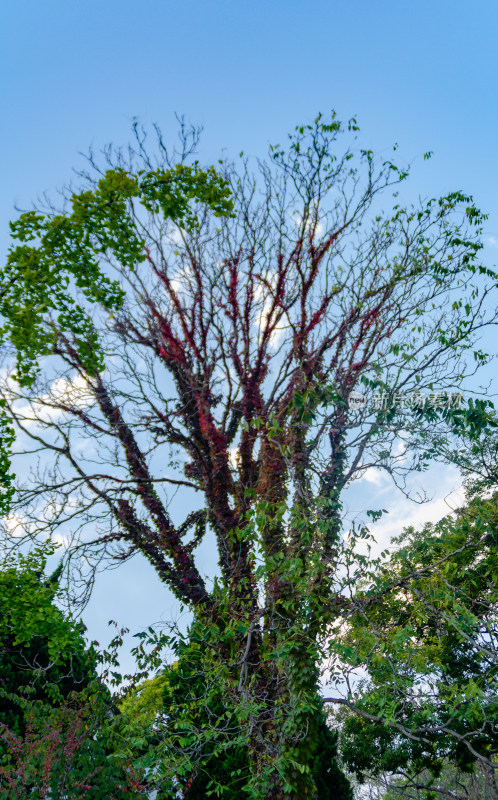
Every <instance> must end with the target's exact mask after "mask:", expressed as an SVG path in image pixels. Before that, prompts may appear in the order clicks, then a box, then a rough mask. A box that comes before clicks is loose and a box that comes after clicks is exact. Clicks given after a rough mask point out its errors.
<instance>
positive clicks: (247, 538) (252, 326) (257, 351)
mask: <svg viewBox="0 0 498 800" xmlns="http://www.w3.org/2000/svg"><path fill="white" fill-rule="evenodd" d="M356 133H357V125H356V122H355V121H354V120H351V121H350V122H349V124H347V125H345V126H344V125H342V124H341V123H340V122H339V121H338V120H337V118H336V117H335V115H332V117H331V118H330V119H327V120H326V119H324V118H323V117H321V116H319V117H317V119H316V120H315V121H314V122H313V123H311V124H309V125H303V126H299V127H298V128H297V129H296V130H295V132H294V133H293V134H292V135H291V136H290V138H289V141H288V144H287V146H286V147H280V146H275V147H273V148H271V151H270V159H269V161H267V162H265V163H263V164H261V165H260V166H259V172H257V173H253V172H252V171H251V167H250V164H249V163H248V162H247V161H245V160H244V159H242V161H241V162H240V164H238V165H234V164H231V163H220V165H219V168H218V169H217V170H216V171H215V170H214V169H213V168H210V167H208V168H207V169H203V168H201V167H200V166H199V164H198V163H197V162H194V163H189V159H190V162H191V161H192V159H191V157H190V156H189V152H188V147H186V148H184V161H183V162H181V163H173V162H174V158H173V156H171V155H170V154H169V153H168V151H167V149H166V148H165V147H164V144H163V141H162V139H161V138H160V139H159V150H158V158H159V161H158V162H157V163H153V160H152V156H150V155H149V154H148V152H147V148H146V142H145V140H144V139H143V137H142V135H141V133H140V131H139V130H137V146H136V147H135V149H133V148H131V149H130V150H129V151H128V153H123V152H119V151H115V150H112V149H108V150H106V151H105V152H104V163H103V164H99V163H98V162H97V160H96V159H92V160H91V162H90V171H89V172H88V173H87V175H86V176H83V177H84V183H85V185H84V186H82V187H81V189H80V190H78V191H77V192H74V193H73V194H72V195H71V196H70V197H69V198H68V203H67V207H66V208H65V209H62V210H58V211H55V210H53V209H50V208H49V209H45V210H43V211H40V210H37V211H33V212H28V213H27V214H24V215H22V216H21V217H20V219H19V220H18V221H16V222H15V223H13V225H12V232H13V236H14V239H15V243H14V245H13V247H12V250H11V252H10V255H9V259H8V263H7V265H6V267H5V269H4V270H3V273H2V275H1V276H0V277H1V281H2V284H3V285H4V286H5V287H6V290H5V293H4V294H3V295H2V306H1V308H0V312H1V313H2V315H3V318H4V320H5V322H4V331H5V334H6V335H8V336H9V337H10V341H11V342H12V344H13V346H14V348H15V349H16V351H17V353H18V356H17V358H18V360H17V368H16V374H15V376H14V378H17V384H15V382H14V381H13V379H12V378H10V379H8V380H7V383H6V387H5V390H4V392H5V401H6V404H7V406H6V407H7V408H8V413H9V414H10V417H11V419H12V421H13V423H14V424H15V426H16V427H17V429H18V430H19V431H20V432H21V434H22V435H23V436H25V437H27V438H28V440H30V441H31V442H32V452H34V453H37V454H38V456H39V458H40V471H39V474H38V476H36V475H32V476H31V477H30V480H29V481H27V482H26V484H25V486H24V487H23V488H22V489H21V490H20V491H19V494H18V496H17V500H16V503H18V505H19V508H21V507H22V513H23V515H24V520H25V530H26V535H27V536H30V537H36V536H39V535H41V534H46V533H47V532H49V533H52V534H53V533H54V532H57V531H59V530H63V531H65V532H66V535H68V537H69V539H70V541H69V542H68V547H67V555H66V560H65V569H67V571H68V572H67V574H68V575H70V576H71V579H72V581H73V584H72V585H73V588H74V586H76V584H77V583H78V581H79V582H80V585H83V587H84V586H85V585H89V584H91V579H92V570H93V569H96V567H97V565H100V564H102V562H103V560H105V559H109V560H110V561H111V562H114V563H116V561H117V560H126V559H128V558H131V557H133V556H135V555H137V554H141V555H142V556H144V557H145V558H146V559H147V560H148V561H149V563H150V564H151V566H152V568H153V569H155V571H156V573H157V574H158V576H159V577H160V579H161V580H162V581H163V582H164V583H165V584H166V585H167V586H168V587H169V588H170V589H171V590H172V591H173V593H174V594H175V596H176V597H177V599H178V600H179V601H180V602H181V603H183V604H184V605H185V606H187V607H188V608H189V609H190V611H191V613H192V614H193V616H194V619H195V622H196V624H198V625H199V626H200V627H199V630H201V631H202V637H203V653H204V655H203V670H204V672H207V673H209V674H217V675H218V676H220V680H222V686H223V698H222V699H223V703H226V704H227V708H228V709H229V712H230V713H234V714H235V717H236V722H237V730H238V731H239V734H240V736H241V737H242V738H241V741H244V742H245V743H246V744H245V747H246V755H247V759H248V763H249V770H248V778H247V781H246V783H245V784H244V787H243V791H244V792H245V794H246V795H247V796H248V797H250V798H252V800H259V799H262V798H268V800H270V799H271V800H282V799H283V798H285V799H286V800H294V798H296V800H297V798H299V800H302V799H303V798H317V797H318V796H321V795H319V794H318V792H319V791H320V792H322V791H323V790H322V789H320V790H319V788H318V785H319V779H318V777H317V775H316V773H315V772H314V767H313V764H315V763H316V757H317V748H318V746H319V738H320V730H321V728H320V724H321V723H320V719H321V714H322V699H321V696H320V692H319V676H320V669H321V665H322V661H323V658H324V655H326V654H327V653H328V652H329V649H330V646H329V640H330V635H331V628H332V627H333V626H334V625H336V624H337V623H338V621H339V622H340V621H342V620H344V619H347V620H350V618H351V613H352V612H353V611H354V610H355V609H356V607H357V605H356V603H357V599H356V597H355V587H356V584H357V583H358V581H359V580H360V579H361V577H362V576H363V575H364V569H365V560H364V559H363V558H362V557H361V556H360V555H359V554H358V551H357V548H356V547H355V535H354V534H353V535H352V538H350V539H349V540H346V539H344V536H343V534H344V515H343V496H344V492H345V490H346V487H347V485H348V484H349V483H350V482H351V481H353V480H355V479H358V478H360V477H361V476H362V475H363V474H364V473H365V470H366V469H368V468H370V467H377V468H380V469H383V470H385V471H386V472H387V473H388V474H389V475H390V476H391V477H392V478H393V479H394V481H395V482H396V483H397V485H399V486H400V487H401V488H403V489H405V490H406V477H407V475H409V474H410V473H411V472H412V471H413V470H422V469H424V468H425V467H426V466H427V464H428V463H430V461H431V459H434V458H440V459H446V460H448V459H450V458H451V453H450V451H449V449H448V447H447V444H446V443H447V440H448V439H449V440H452V441H453V440H457V439H458V438H459V437H460V438H461V437H462V436H464V435H471V436H475V435H482V433H483V432H484V433H487V432H489V431H491V430H492V429H493V428H494V427H495V426H496V422H495V418H494V415H493V413H492V411H491V410H490V408H489V407H487V406H486V403H484V402H483V401H477V402H465V403H464V404H463V406H461V405H460V404H459V403H456V402H454V397H455V392H457V391H459V387H460V383H461V381H462V380H463V378H464V376H465V375H468V374H471V373H472V372H473V370H475V369H476V365H477V367H478V366H479V365H480V364H482V363H485V362H486V358H487V356H486V354H485V353H483V352H482V350H481V349H480V348H479V347H478V345H477V343H476V339H477V337H478V334H479V331H480V330H481V328H482V326H484V325H485V324H487V323H489V322H491V321H493V320H494V319H495V312H494V309H493V307H492V304H491V303H490V295H491V293H492V292H494V290H495V288H496V275H495V273H494V272H493V271H492V270H490V269H488V268H487V267H485V266H483V265H482V264H481V263H480V262H479V258H478V256H479V250H480V248H481V244H480V238H479V237H480V233H481V225H482V222H483V219H484V217H483V215H482V214H481V212H480V211H479V210H478V208H477V207H476V206H475V205H474V204H473V202H472V198H471V197H470V196H468V195H466V194H464V193H462V192H460V191H457V192H450V193H448V194H447V195H445V196H443V197H440V198H433V199H429V200H426V201H420V202H419V203H418V204H415V205H412V206H407V207H405V206H403V205H402V204H401V202H400V199H399V192H400V184H404V182H405V181H406V179H407V177H408V170H406V169H404V168H402V167H399V166H397V165H396V164H395V163H394V162H392V161H390V160H386V159H383V160H381V161H380V162H379V161H378V159H376V158H375V156H374V154H373V153H372V151H370V150H366V149H360V148H359V147H358V146H357V145H356V144H355V141H354V137H355V135H356ZM343 136H348V137H353V140H352V142H351V144H350V145H349V146H347V145H346V146H345V147H341V141H342V137H343ZM386 207H387V208H388V209H389V210H388V211H387V212H386V211H383V210H382V209H384V208H386ZM13 309H16V310H15V312H14V310H13ZM40 356H43V361H40V360H39V359H40ZM359 391H360V392H361V397H360V402H359V403H358V402H354V401H355V398H356V400H357V399H358V395H357V394H356V395H355V393H358V392H359ZM92 448H97V449H98V452H96V451H95V450H94V449H92ZM178 490H181V491H182V493H183V497H184V498H185V499H184V502H183V504H182V508H181V510H180V511H179V510H178V509H177V508H175V507H174V504H173V502H172V500H173V497H174V494H175V492H176V491H178ZM48 507H50V508H52V509H53V508H56V513H55V514H54V513H52V514H46V513H45V514H44V513H43V508H45V509H47V508H48ZM75 509H76V510H75ZM365 511H370V513H371V514H373V515H374V517H375V515H378V513H379V511H378V510H376V509H373V510H369V509H365ZM68 530H69V534H68ZM360 535H362V534H361V533H360ZM203 539H205V540H209V541H211V542H212V543H213V546H215V547H216V549H217V554H218V568H217V571H216V574H212V575H210V576H208V578H209V579H208V580H206V576H205V575H204V573H203V568H202V565H201V564H199V563H198V560H197V559H196V552H195V551H196V548H197V547H198V545H199V544H200V542H201V541H202V540H203ZM422 557H423V552H422V551H421V553H420V558H422ZM414 586H415V584H414ZM390 589H392V591H394V596H393V595H392V591H391V595H389V591H388V590H390ZM396 591H397V589H396V585H395V584H393V585H392V586H391V584H389V583H388V584H387V586H386V587H385V591H384V592H383V594H382V598H384V597H386V598H387V599H386V601H385V602H386V604H387V605H386V607H385V609H384V610H383V611H382V610H381V611H379V614H381V616H382V614H384V615H387V616H389V614H390V613H392V609H393V604H394V606H395V604H396ZM379 602H381V603H382V602H384V600H382V601H379ZM381 609H382V606H381ZM403 635H405V633H403ZM448 646H450V644H448ZM400 663H401V665H402V666H403V664H402V659H400ZM401 673H402V670H401ZM417 724H418V723H417ZM201 728H202V726H201ZM202 735H203V736H204V737H205V740H206V741H209V740H210V737H211V736H212V731H211V729H210V728H209V726H206V727H205V728H203V733H202ZM185 758H186V761H185V763H189V764H190V765H191V754H186V755H185ZM180 767H181V765H180V764H177V765H176V769H177V770H179V771H181V769H180ZM227 780H228V781H230V780H231V778H230V776H227ZM241 791H242V790H241Z"/></svg>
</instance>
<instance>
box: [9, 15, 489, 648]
mask: <svg viewBox="0 0 498 800" xmlns="http://www.w3.org/2000/svg"><path fill="white" fill-rule="evenodd" d="M497 38H498V3H496V1H495V0H486V2H483V1H482V0H475V2H474V3H473V4H472V6H471V5H470V4H469V3H463V2H461V0H451V2H450V1H449V0H433V1H432V2H430V3H429V2H427V0H419V2H415V3H411V4H410V3H407V2H393V1H392V0H389V1H388V0H377V2H376V3H372V2H371V0H368V1H367V0H356V1H355V0H349V2H345V1H344V0H341V1H340V2H338V1H336V2H333V1H332V0H329V2H325V1H324V0H322V1H321V2H318V0H308V2H307V3H306V4H304V3H302V2H299V3H298V2H295V0H285V2H284V1H283V0H274V1H273V2H269V1H268V0H264V1H263V0H252V2H246V0H238V1H237V0H211V1H210V2H206V0H204V1H203V2H201V1H200V0H181V2H180V1H179V0H161V1H159V0H141V2H140V3H138V2H136V0H135V1H134V2H131V1H130V0H119V1H118V0H98V2H97V0H85V2H79V3H78V2H74V1H73V2H67V0H65V1H64V2H63V0H43V2H40V0H3V2H2V4H1V9H0V59H1V61H2V64H1V67H0V74H1V76H2V111H3V113H2V126H1V132H0V139H1V150H0V152H1V153H2V156H3V158H2V192H1V199H0V203H1V206H0V252H1V253H2V256H3V254H4V253H5V251H6V248H7V246H8V221H9V219H11V218H12V217H13V216H15V211H14V210H13V207H14V204H18V205H20V206H21V207H28V206H29V205H30V203H31V202H32V200H34V199H35V198H36V197H37V195H39V194H41V193H42V192H44V191H45V190H48V191H52V190H54V189H55V188H56V187H57V186H58V185H60V184H61V183H63V182H64V181H66V180H68V179H69V178H70V177H71V169H72V167H74V166H78V164H80V163H81V162H80V160H79V156H78V153H79V151H85V150H86V149H87V148H88V146H89V145H93V146H94V147H95V148H98V147H100V146H102V145H103V144H105V143H106V142H109V141H113V142H115V143H116V144H125V143H126V141H127V140H128V138H129V129H130V122H131V119H132V118H133V117H134V116H138V117H139V118H140V119H141V120H142V121H143V122H144V123H145V124H151V123H152V122H158V123H159V125H160V126H161V127H162V128H163V131H164V132H165V135H166V138H167V139H168V138H169V136H171V138H173V137H174V135H175V134H176V123H175V120H174V113H175V112H177V113H179V114H185V115H186V118H187V119H188V120H190V121H192V122H194V123H196V124H200V125H203V126H204V135H203V140H202V149H201V157H202V159H203V160H206V161H212V160H214V159H216V158H217V157H218V156H219V154H220V151H221V150H222V149H223V148H226V150H227V151H228V153H232V154H233V155H236V154H238V153H239V151H241V150H244V151H245V152H246V153H248V154H253V155H256V156H263V155H264V154H265V152H266V148H267V145H268V143H270V142H273V143H275V142H278V141H282V140H283V139H284V137H285V135H286V133H287V132H288V131H290V130H291V129H292V128H293V127H294V126H295V125H296V124H298V123H301V122H306V121H308V120H309V119H310V118H313V117H314V116H315V115H316V113H317V111H319V110H322V111H323V112H327V111H328V110H330V109H331V108H335V109H336V111H337V113H338V115H339V117H340V118H342V119H346V118H349V117H351V116H353V115H356V116H357V118H358V121H359V123H360V126H361V129H362V132H363V134H362V135H363V138H364V141H365V142H367V143H368V144H369V146H371V147H372V148H374V149H376V150H381V151H383V150H385V151H386V152H387V151H388V150H390V148H391V146H392V144H393V143H394V142H398V143H399V153H401V155H402V157H403V158H405V159H406V160H408V161H411V160H414V162H415V175H414V178H413V181H412V182H411V186H412V191H413V193H414V195H415V196H416V195H418V194H422V195H432V194H441V193H444V192H446V191H448V190H451V189H456V188H458V189H460V188H461V189H464V190H465V191H467V192H469V193H471V194H473V196H474V198H475V200H476V202H477V203H478V205H480V206H481V207H482V208H483V209H484V210H485V211H487V212H488V213H489V220H488V222H487V223H486V229H485V236H486V242H487V247H486V253H485V257H486V260H487V261H488V262H489V263H496V262H497V261H498V192H497V178H498V157H497V141H498V137H497V131H498V103H497V87H498V48H497ZM427 150H433V151H434V157H433V159H432V160H431V161H430V162H424V161H423V158H422V155H423V153H424V152H425V151H427ZM448 480H450V479H449V478H448ZM450 483H451V481H450ZM450 483H448V485H446V484H445V486H444V487H443V490H442V491H443V494H444V493H445V492H446V490H447V488H448V489H449V488H450ZM437 502H440V501H437ZM400 508H401V507H400ZM403 513H404V512H403ZM417 513H419V511H417ZM400 514H401V512H400ZM427 516H428V517H430V510H428V511H427ZM168 598H169V595H168V596H167V595H166V594H165V592H164V590H163V589H162V587H160V586H159V585H158V584H157V582H154V579H153V577H152V576H151V572H150V569H149V568H148V567H147V565H145V564H143V563H139V562H138V560H135V561H132V562H131V563H130V564H128V565H126V566H125V567H124V568H123V569H122V570H118V571H115V572H113V573H111V574H110V575H108V576H105V577H104V576H102V578H101V579H100V581H99V582H98V583H97V586H96V592H95V597H94V599H93V600H92V603H91V605H90V607H89V609H88V610H87V614H86V621H87V623H88V625H89V628H90V632H91V634H92V635H94V636H97V638H100V639H101V640H102V637H104V640H105V636H106V635H107V634H106V633H105V632H104V629H103V626H104V622H105V620H107V619H109V618H110V617H114V618H115V619H118V621H119V622H120V623H124V624H129V625H130V626H131V627H132V628H133V629H137V628H139V627H143V626H144V625H148V624H149V623H150V622H153V621H155V620H156V619H159V618H160V617H161V615H163V616H167V615H168V614H169V611H170V609H171V608H172V606H173V603H172V600H171V599H168Z"/></svg>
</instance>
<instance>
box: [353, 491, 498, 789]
mask: <svg viewBox="0 0 498 800" xmlns="http://www.w3.org/2000/svg"><path fill="white" fill-rule="evenodd" d="M497 521H498V497H497V495H493V496H492V497H490V498H488V499H482V498H474V499H473V500H472V501H471V502H470V503H469V505H468V506H467V507H466V508H464V509H461V510H460V511H459V512H458V513H457V515H456V516H455V517H452V516H450V517H446V518H444V519H443V520H441V521H440V522H439V523H437V524H428V525H425V526H424V528H423V529H422V530H421V531H418V532H417V531H416V530H414V529H413V528H408V529H407V530H405V531H404V533H403V534H402V536H400V537H399V539H398V541H397V543H398V545H399V549H398V550H397V552H395V554H394V555H393V556H392V557H391V558H390V559H389V560H388V561H387V562H386V563H385V565H384V567H383V569H382V571H381V573H380V575H379V577H378V579H377V581H376V582H375V583H374V584H372V585H370V586H369V587H368V589H367V590H366V591H365V590H363V591H360V593H359V594H358V597H357V601H358V610H357V612H356V613H355V614H354V615H353V616H352V617H351V619H350V623H349V624H350V627H349V630H348V633H347V636H346V640H347V642H348V644H349V646H350V648H351V649H350V650H349V651H348V652H349V653H350V655H353V653H354V656H353V659H352V663H353V662H354V661H356V663H358V664H359V663H363V664H364V665H366V667H367V669H368V673H369V676H370V679H369V683H367V684H366V686H364V687H363V688H362V690H358V692H357V696H356V698H355V699H354V700H352V701H351V703H350V705H351V706H354V707H355V709H356V710H357V712H359V715H358V714H348V716H347V718H346V722H345V725H344V740H343V753H344V757H345V759H346V761H347V763H348V765H349V766H350V768H351V769H353V770H354V771H355V772H356V773H357V774H358V775H359V776H360V777H361V776H365V775H366V774H373V775H378V774H380V773H382V772H384V771H387V772H392V773H396V772H400V771H402V772H405V774H406V773H407V772H409V773H410V774H411V775H417V774H418V773H420V772H422V771H424V770H429V772H430V774H432V775H433V776H436V777H437V776H438V775H439V774H440V772H441V769H442V768H443V767H444V766H445V764H448V763H451V764H453V765H455V766H456V767H457V768H459V769H461V770H463V771H470V770H472V769H473V765H474V764H475V763H476V761H477V762H480V763H482V764H483V765H484V767H487V768H488V770H489V769H491V770H492V769H493V764H494V762H495V761H496V757H497V752H498V751H497V740H496V726H497V725H498V703H497V697H498V647H497V645H498V638H497V637H498V627H497V623H498V619H497V614H496V610H497V603H498V593H497V578H498V533H497V531H498V525H497ZM387 587H390V591H389V593H388V594H386V591H385V590H386V588H387Z"/></svg>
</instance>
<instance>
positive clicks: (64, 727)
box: [0, 547, 141, 800]
mask: <svg viewBox="0 0 498 800" xmlns="http://www.w3.org/2000/svg"><path fill="white" fill-rule="evenodd" d="M51 554H53V549H51V548H46V547H43V548H39V549H38V550H36V551H33V552H32V553H31V554H30V555H29V556H26V557H22V556H20V557H18V558H17V559H14V558H10V559H9V558H7V559H6V560H5V561H4V563H3V564H2V569H1V570H0V793H1V796H2V797H3V798H5V800H24V798H25V797H27V796H28V795H29V797H33V798H40V800H45V798H46V797H47V792H49V793H50V797H51V798H54V800H63V799H64V800H70V798H74V799H75V800H76V798H81V797H85V798H88V800H90V798H98V797H102V796H103V794H105V795H106V796H109V797H114V798H116V800H117V799H118V798H119V800H126V798H131V797H137V792H138V791H140V789H141V784H140V781H139V780H138V774H136V773H134V772H133V770H131V769H130V768H129V764H128V763H126V762H123V761H122V762H119V761H116V760H114V759H113V758H112V757H111V754H110V752H109V750H108V748H107V747H106V732H105V729H106V726H109V720H108V717H109V716H110V715H112V711H111V709H112V701H111V695H110V692H109V690H108V689H107V688H106V687H105V686H104V685H103V684H102V683H101V682H100V681H99V679H98V676H97V663H98V659H97V654H96V652H95V650H94V649H93V647H90V648H88V646H87V644H86V642H85V639H84V637H83V628H82V625H81V623H75V622H74V621H72V620H71V619H68V618H66V617H65V616H64V615H63V614H62V612H61V610H60V609H59V608H58V607H57V605H56V604H55V602H54V598H55V596H56V594H57V592H58V586H57V574H56V573H54V575H53V576H52V577H51V578H48V579H45V578H44V577H43V570H44V567H45V561H46V558H47V556H49V555H51Z"/></svg>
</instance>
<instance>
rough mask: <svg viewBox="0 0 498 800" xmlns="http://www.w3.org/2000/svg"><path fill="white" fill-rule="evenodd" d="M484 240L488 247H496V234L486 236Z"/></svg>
mask: <svg viewBox="0 0 498 800" xmlns="http://www.w3.org/2000/svg"><path fill="white" fill-rule="evenodd" d="M485 242H486V244H487V245H489V247H498V239H497V238H496V236H487V237H486V239H485Z"/></svg>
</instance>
